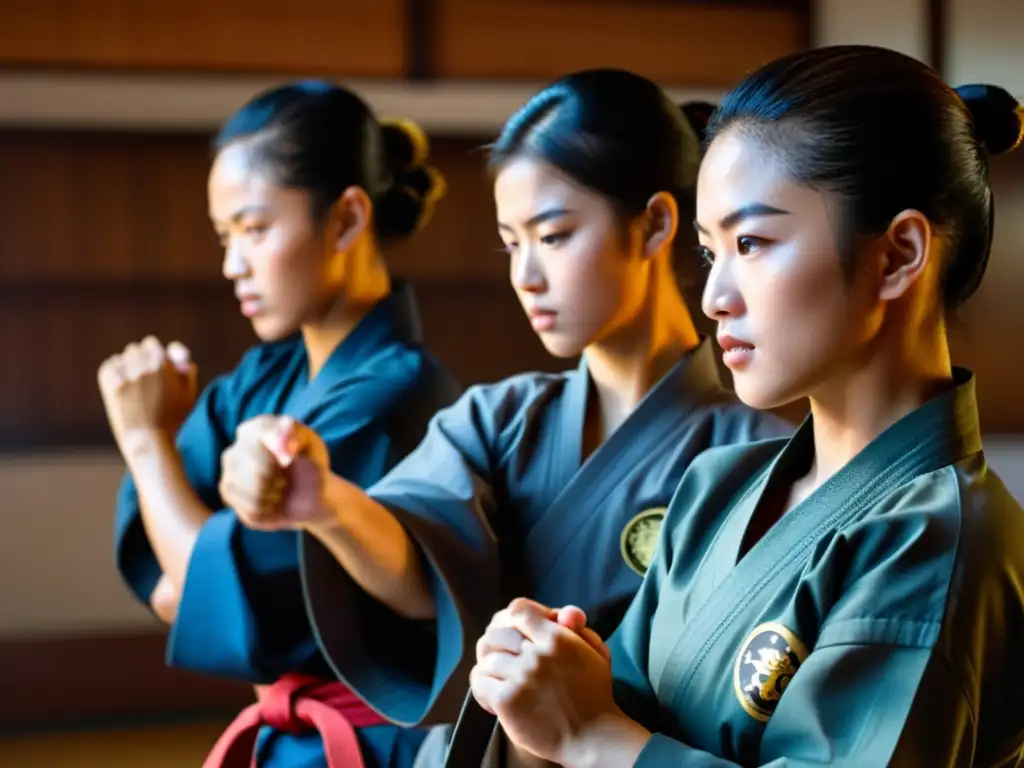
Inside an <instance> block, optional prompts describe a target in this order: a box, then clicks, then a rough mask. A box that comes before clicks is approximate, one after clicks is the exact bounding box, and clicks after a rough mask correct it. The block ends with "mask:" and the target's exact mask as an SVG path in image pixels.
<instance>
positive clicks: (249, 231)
mask: <svg viewBox="0 0 1024 768" xmlns="http://www.w3.org/2000/svg"><path fill="white" fill-rule="evenodd" d="M268 229H270V227H268V226H267V225H266V224H246V225H245V229H244V232H245V234H246V235H248V236H249V237H263V235H265V234H266V233H267V230H268Z"/></svg>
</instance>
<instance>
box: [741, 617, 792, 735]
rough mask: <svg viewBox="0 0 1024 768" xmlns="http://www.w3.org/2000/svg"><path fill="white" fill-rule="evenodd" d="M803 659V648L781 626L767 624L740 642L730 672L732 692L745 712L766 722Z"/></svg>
mask: <svg viewBox="0 0 1024 768" xmlns="http://www.w3.org/2000/svg"><path fill="white" fill-rule="evenodd" d="M806 658H807V648H806V646H805V645H804V644H803V643H802V642H800V638H798V637H797V636H796V635H794V634H793V633H792V632H790V631H789V630H788V629H787V628H786V627H784V626H782V625H781V624H776V623H775V622H768V623H767V624H761V625H760V626H759V627H757V628H756V629H754V631H753V632H751V633H750V634H749V635H747V639H746V640H744V641H743V646H742V647H741V648H740V652H739V654H738V655H737V656H736V668H735V670H734V671H733V689H734V690H735V691H736V698H738V699H739V701H740V705H741V706H742V707H743V709H744V711H746V713H747V714H748V715H750V716H751V717H753V718H754V719H755V720H759V721H761V722H762V723H767V722H768V719H769V718H770V717H771V716H772V713H773V712H775V708H776V707H777V706H779V699H781V698H782V694H783V693H785V692H786V688H787V686H789V683H790V681H791V680H792V679H793V675H795V674H796V671H797V670H798V669H800V665H801V664H803V662H804V659H806Z"/></svg>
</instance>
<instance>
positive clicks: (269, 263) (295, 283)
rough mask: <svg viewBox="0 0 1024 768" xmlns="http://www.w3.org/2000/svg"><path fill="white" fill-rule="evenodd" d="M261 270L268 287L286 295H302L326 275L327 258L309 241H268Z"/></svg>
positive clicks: (263, 251)
mask: <svg viewBox="0 0 1024 768" xmlns="http://www.w3.org/2000/svg"><path fill="white" fill-rule="evenodd" d="M257 271H258V272H260V273H262V274H261V277H262V282H263V283H264V286H265V290H266V291H267V292H268V293H269V292H273V293H274V294H275V295H278V296H281V297H285V296H292V297H295V298H299V297H301V295H302V294H304V293H307V292H309V291H310V290H312V289H313V288H314V287H315V286H316V284H317V282H318V281H319V280H321V279H322V276H323V274H324V259H323V257H322V256H321V254H320V253H319V252H318V251H317V250H316V249H315V248H314V247H312V244H311V243H308V242H295V241H289V240H285V239H280V240H278V241H276V242H275V241H268V242H267V243H266V246H265V247H264V248H263V249H262V250H261V253H260V259H259V268H258V269H257Z"/></svg>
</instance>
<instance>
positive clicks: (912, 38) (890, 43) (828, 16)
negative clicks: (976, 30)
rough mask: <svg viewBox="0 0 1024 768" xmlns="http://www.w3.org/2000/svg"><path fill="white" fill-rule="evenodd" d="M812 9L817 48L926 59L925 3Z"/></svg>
mask: <svg viewBox="0 0 1024 768" xmlns="http://www.w3.org/2000/svg"><path fill="white" fill-rule="evenodd" d="M965 1H966V0H965ZM1012 1H1013V0H1011V2H1012ZM814 9H815V19H814V21H815V25H814V30H813V34H814V42H815V43H816V44H817V45H855V44H861V45H880V46H883V47H885V48H893V49H895V50H897V51H901V52H903V53H905V54H907V55H908V56H914V57H915V58H918V59H921V60H922V61H924V60H926V59H927V58H928V2H927V0H817V2H816V3H815V4H814Z"/></svg>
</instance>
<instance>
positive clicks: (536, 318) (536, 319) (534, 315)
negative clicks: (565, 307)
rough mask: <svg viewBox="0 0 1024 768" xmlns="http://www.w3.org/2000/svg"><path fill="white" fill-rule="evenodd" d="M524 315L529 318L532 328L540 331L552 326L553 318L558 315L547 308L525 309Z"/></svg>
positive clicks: (553, 323)
mask: <svg viewBox="0 0 1024 768" xmlns="http://www.w3.org/2000/svg"><path fill="white" fill-rule="evenodd" d="M526 316H527V317H529V318H530V325H531V326H532V327H533V330H534V331H536V332H538V333H540V332H542V331H550V330H551V329H552V328H554V326H555V318H556V317H557V316H558V313H557V312H553V311H551V310H549V309H537V308H534V309H530V310H527V312H526Z"/></svg>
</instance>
